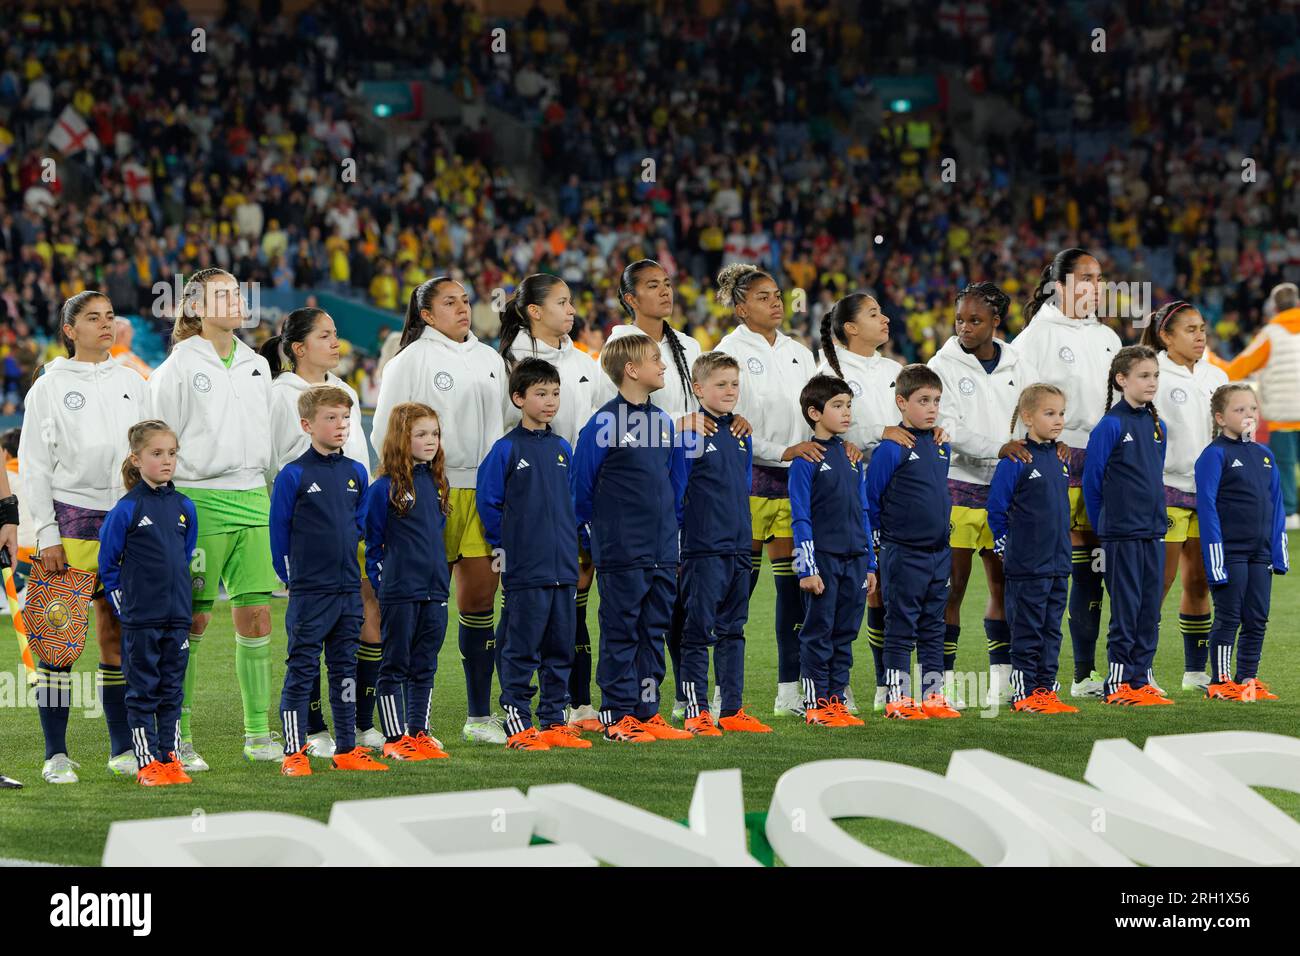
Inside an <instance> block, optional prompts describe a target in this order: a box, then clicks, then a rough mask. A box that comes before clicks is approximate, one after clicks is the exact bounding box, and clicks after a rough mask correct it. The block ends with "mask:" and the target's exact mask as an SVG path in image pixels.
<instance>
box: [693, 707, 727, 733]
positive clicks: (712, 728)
mask: <svg viewBox="0 0 1300 956" xmlns="http://www.w3.org/2000/svg"><path fill="white" fill-rule="evenodd" d="M686 729H687V731H689V732H690V734H691V735H692V736H694V737H721V736H722V731H721V730H719V729H718V725H717V724H715V723H714V722H713V715H712V714H710V713H709V712H708V711H707V710H702V711H700V716H698V717H687V718H686Z"/></svg>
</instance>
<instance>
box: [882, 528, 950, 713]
mask: <svg viewBox="0 0 1300 956" xmlns="http://www.w3.org/2000/svg"><path fill="white" fill-rule="evenodd" d="M878 560H879V561H880V567H881V570H882V577H883V578H884V579H885V580H887V581H888V582H889V586H888V587H887V588H885V653H884V661H885V684H886V686H887V687H888V688H889V699H890V700H891V701H894V700H898V699H900V698H902V697H911V696H912V693H911V687H912V675H911V671H912V648H914V647H915V648H916V660H917V663H918V664H919V665H920V667H921V694H920V695H919V697H920V698H921V699H924V697H926V696H928V695H929V694H938V693H942V691H943V636H944V623H943V610H944V607H945V606H946V605H947V603H948V588H949V584H950V579H951V577H952V552H951V551H949V550H948V549H947V548H944V549H943V550H942V551H923V550H920V549H917V548H909V547H907V546H906V545H901V544H897V543H895V542H892V541H891V542H887V543H885V544H882V545H881V548H880V553H879V555H878Z"/></svg>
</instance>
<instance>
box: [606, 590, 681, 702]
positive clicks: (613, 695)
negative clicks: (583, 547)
mask: <svg viewBox="0 0 1300 956" xmlns="http://www.w3.org/2000/svg"><path fill="white" fill-rule="evenodd" d="M596 584H597V586H598V587H599V588H600V613H599V620H600V658H599V660H598V661H597V662H596V684H597V685H598V686H599V687H600V697H601V699H600V706H601V715H600V719H601V721H602V722H604V723H605V724H615V723H618V721H620V720H622V719H623V718H624V717H626V716H627V715H628V714H632V715H633V716H635V717H636V718H637V719H638V720H649V719H650V718H651V717H653V716H654V715H655V714H657V713H659V685H660V684H661V683H662V682H663V679H664V673H665V672H666V669H667V668H666V666H665V663H664V640H665V636H666V635H667V633H668V628H669V626H670V625H671V623H672V616H673V601H674V600H675V599H676V596H677V573H676V569H674V568H630V569H626V570H621V571H605V570H601V571H600V573H599V574H597V575H596Z"/></svg>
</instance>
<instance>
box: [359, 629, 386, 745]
mask: <svg viewBox="0 0 1300 956" xmlns="http://www.w3.org/2000/svg"><path fill="white" fill-rule="evenodd" d="M383 659H384V646H383V645H382V644H362V645H360V646H359V647H358V648H357V730H369V729H370V728H371V727H373V726H375V684H376V683H377V682H378V681H379V663H380V661H382V660H383Z"/></svg>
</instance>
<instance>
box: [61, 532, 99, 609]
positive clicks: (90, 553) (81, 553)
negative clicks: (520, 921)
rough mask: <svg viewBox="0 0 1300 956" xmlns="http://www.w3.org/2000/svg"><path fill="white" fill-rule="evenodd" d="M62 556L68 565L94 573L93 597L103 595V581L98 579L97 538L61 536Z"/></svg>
mask: <svg viewBox="0 0 1300 956" xmlns="http://www.w3.org/2000/svg"><path fill="white" fill-rule="evenodd" d="M59 543H60V544H62V545H63V556H64V557H65V558H67V560H68V567H70V568H76V569H77V570H78V571H89V572H90V573H91V574H93V575H95V576H96V578H95V593H94V597H97V598H98V597H103V596H104V582H103V581H102V580H100V579H99V577H98V575H99V539H98V538H63V539H61V540H60V542H59Z"/></svg>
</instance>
